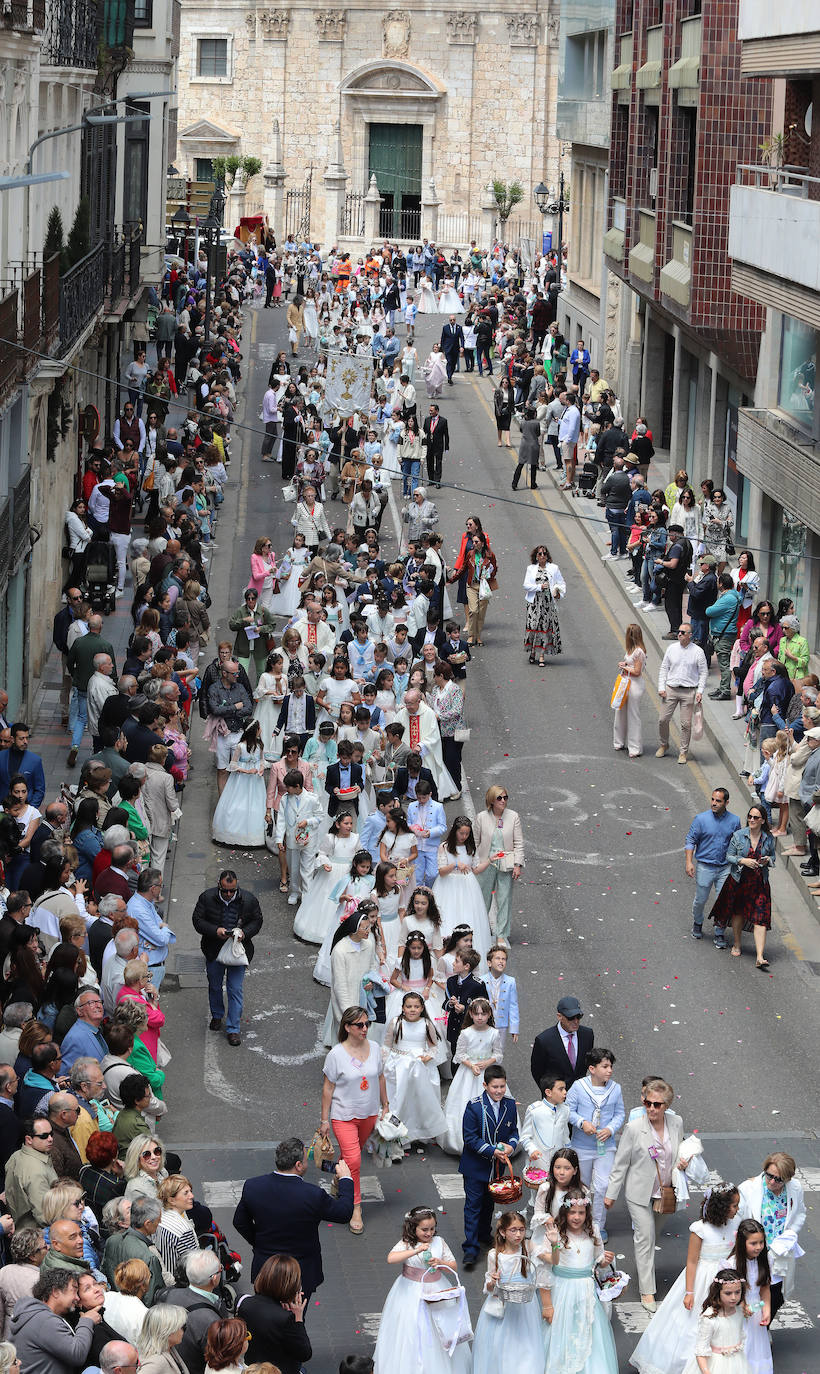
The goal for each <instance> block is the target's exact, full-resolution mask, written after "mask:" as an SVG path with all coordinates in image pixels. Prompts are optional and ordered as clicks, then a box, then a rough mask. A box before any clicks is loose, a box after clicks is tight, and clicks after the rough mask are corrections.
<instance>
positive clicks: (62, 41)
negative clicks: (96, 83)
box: [40, 0, 99, 71]
mask: <svg viewBox="0 0 820 1374" xmlns="http://www.w3.org/2000/svg"><path fill="white" fill-rule="evenodd" d="M97 9H98V6H97V0H48V6H47V11H46V23H45V38H44V39H43V47H42V52H41V54H40V62H41V64H42V66H44V67H78V68H84V69H86V70H90V71H93V70H95V69H96V67H97V58H98V49H99V40H98V35H97V25H98V17H97Z"/></svg>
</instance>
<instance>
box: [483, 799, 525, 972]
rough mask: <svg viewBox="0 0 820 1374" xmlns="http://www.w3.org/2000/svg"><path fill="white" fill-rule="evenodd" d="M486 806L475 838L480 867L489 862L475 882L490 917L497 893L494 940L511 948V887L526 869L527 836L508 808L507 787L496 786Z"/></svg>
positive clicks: (518, 817)
mask: <svg viewBox="0 0 820 1374" xmlns="http://www.w3.org/2000/svg"><path fill="white" fill-rule="evenodd" d="M484 802H485V805H486V810H485V811H482V812H481V813H480V815H478V816H477V817H476V820H475V825H474V826H473V834H474V836H475V843H476V861H477V863H481V862H485V863H487V861H488V860H489V862H488V863H487V867H486V868H485V869H484V870H483V872H480V873H477V874H476V879H477V881H478V885H479V887H480V888H481V895H482V897H483V898H484V905H485V906H486V908H487V911H488V913H489V910H490V906H491V903H492V900H493V893H495V938H496V941H497V943H498V944H499V945H507V946H509V943H510V903H511V901H512V887H513V883H514V882H515V881H516V879H517V878H520V877H521V870H522V868H523V867H524V832H523V830H522V829H521V817H520V816H519V814H518V812H517V811H511V810H510V809H509V808H508V806H507V789H506V787H499V786H498V784H497V783H493V785H492V787H488V788H487V794H486V796H485V798H484Z"/></svg>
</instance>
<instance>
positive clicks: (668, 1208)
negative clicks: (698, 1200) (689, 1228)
mask: <svg viewBox="0 0 820 1374" xmlns="http://www.w3.org/2000/svg"><path fill="white" fill-rule="evenodd" d="M653 1163H654V1165H655V1173H656V1174H657V1175H658V1183H659V1184H660V1188H661V1195H660V1197H656V1198H655V1199H654V1200H653V1203H652V1211H653V1212H658V1213H660V1215H661V1216H665V1217H666V1216H669V1215H671V1213H672V1212H674V1211H675V1210H676V1208H677V1205H678V1200H677V1198H676V1197H675V1190H674V1188H673V1187H672V1185H671V1184H667V1183H661V1171H660V1169H659V1168H658V1161H657V1160H656V1159H655V1160H653Z"/></svg>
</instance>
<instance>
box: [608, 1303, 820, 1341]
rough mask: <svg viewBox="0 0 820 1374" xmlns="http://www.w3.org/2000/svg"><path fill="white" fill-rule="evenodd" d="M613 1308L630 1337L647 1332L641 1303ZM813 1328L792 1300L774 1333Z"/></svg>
mask: <svg viewBox="0 0 820 1374" xmlns="http://www.w3.org/2000/svg"><path fill="white" fill-rule="evenodd" d="M612 1306H613V1308H614V1310H615V1315H616V1317H617V1318H618V1321H619V1322H620V1323H621V1326H622V1327H623V1329H624V1331H625V1332H626V1334H627V1335H628V1336H640V1335H641V1333H642V1332H643V1331H645V1330H646V1328H647V1326H648V1325H649V1322H650V1316H649V1313H648V1312H647V1311H646V1309H645V1308H644V1307H642V1306H641V1304H640V1303H639V1302H614V1303H613V1304H612ZM813 1327H814V1322H813V1321H812V1319H811V1317H810V1316H809V1314H808V1312H807V1311H806V1309H805V1307H803V1305H802V1303H799V1302H795V1301H794V1300H792V1301H790V1302H784V1304H783V1306H782V1307H781V1309H780V1311H779V1312H778V1314H777V1321H776V1323H775V1325H774V1327H773V1333H774V1334H776V1332H777V1330H778V1328H782V1329H783V1330H784V1331H808V1330H811V1329H812V1328H813Z"/></svg>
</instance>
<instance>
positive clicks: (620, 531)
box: [606, 506, 629, 558]
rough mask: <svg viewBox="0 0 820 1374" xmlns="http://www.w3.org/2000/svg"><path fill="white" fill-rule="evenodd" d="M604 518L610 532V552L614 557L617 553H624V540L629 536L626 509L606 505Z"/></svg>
mask: <svg viewBox="0 0 820 1374" xmlns="http://www.w3.org/2000/svg"><path fill="white" fill-rule="evenodd" d="M606 519H607V524H608V525H609V532H610V553H611V554H612V556H613V558H614V557H615V556H616V555H617V554H621V553H626V541H627V539H628V538H629V526H628V525H627V521H626V511H625V510H614V509H613V508H612V507H611V506H607V508H606Z"/></svg>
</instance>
